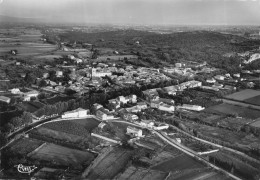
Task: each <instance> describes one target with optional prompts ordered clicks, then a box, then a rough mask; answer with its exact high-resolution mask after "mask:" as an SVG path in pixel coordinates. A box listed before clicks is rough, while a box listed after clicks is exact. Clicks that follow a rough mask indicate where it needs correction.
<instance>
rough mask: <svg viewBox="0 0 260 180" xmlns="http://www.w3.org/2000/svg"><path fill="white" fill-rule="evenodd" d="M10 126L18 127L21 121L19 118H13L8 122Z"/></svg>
mask: <svg viewBox="0 0 260 180" xmlns="http://www.w3.org/2000/svg"><path fill="white" fill-rule="evenodd" d="M10 123H11V124H13V125H14V127H19V126H21V125H22V119H21V118H20V117H14V118H12V119H11V121H10Z"/></svg>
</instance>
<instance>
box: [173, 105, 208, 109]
mask: <svg viewBox="0 0 260 180" xmlns="http://www.w3.org/2000/svg"><path fill="white" fill-rule="evenodd" d="M177 108H178V109H186V110H192V111H202V110H204V109H205V108H204V107H202V106H198V105H191V104H183V105H182V106H177Z"/></svg>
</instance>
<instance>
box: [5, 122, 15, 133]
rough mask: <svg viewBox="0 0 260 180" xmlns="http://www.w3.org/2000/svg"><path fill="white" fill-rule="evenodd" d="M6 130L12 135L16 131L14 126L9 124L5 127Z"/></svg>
mask: <svg viewBox="0 0 260 180" xmlns="http://www.w3.org/2000/svg"><path fill="white" fill-rule="evenodd" d="M4 130H5V131H6V132H8V133H11V132H12V131H13V130H14V125H12V124H11V123H7V124H6V125H5V126H4Z"/></svg>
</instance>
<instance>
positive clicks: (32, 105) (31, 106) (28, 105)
mask: <svg viewBox="0 0 260 180" xmlns="http://www.w3.org/2000/svg"><path fill="white" fill-rule="evenodd" d="M18 106H19V107H21V108H22V109H23V110H24V111H28V112H30V113H33V112H35V111H37V110H38V109H40V108H41V107H43V106H44V104H43V103H40V102H36V101H35V102H33V101H30V102H22V103H19V104H18Z"/></svg>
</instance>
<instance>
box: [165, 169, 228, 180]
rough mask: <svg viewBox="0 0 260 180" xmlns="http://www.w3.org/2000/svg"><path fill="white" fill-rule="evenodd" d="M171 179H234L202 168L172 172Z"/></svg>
mask: <svg viewBox="0 0 260 180" xmlns="http://www.w3.org/2000/svg"><path fill="white" fill-rule="evenodd" d="M169 179H174V180H183V179H185V180H194V179H205V180H232V178H229V177H227V176H225V175H223V174H221V173H219V172H215V171H213V170H210V169H200V170H186V171H178V172H177V173H171V175H170V177H169Z"/></svg>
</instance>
